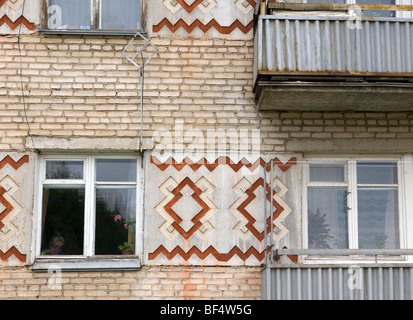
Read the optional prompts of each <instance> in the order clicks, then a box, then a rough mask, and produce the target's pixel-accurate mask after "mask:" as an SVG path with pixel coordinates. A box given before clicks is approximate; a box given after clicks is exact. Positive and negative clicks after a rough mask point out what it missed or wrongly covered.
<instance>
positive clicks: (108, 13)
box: [100, 0, 141, 30]
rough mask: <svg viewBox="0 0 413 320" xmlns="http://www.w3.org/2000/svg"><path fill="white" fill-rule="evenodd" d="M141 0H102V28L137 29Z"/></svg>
mask: <svg viewBox="0 0 413 320" xmlns="http://www.w3.org/2000/svg"><path fill="white" fill-rule="evenodd" d="M140 6H141V5H140V0H120V1H119V0H118V1H113V0H102V2H101V11H102V13H101V22H100V23H101V29H104V30H137V29H138V21H139V20H140V19H139V12H140Z"/></svg>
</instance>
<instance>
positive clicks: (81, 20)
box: [44, 0, 142, 33]
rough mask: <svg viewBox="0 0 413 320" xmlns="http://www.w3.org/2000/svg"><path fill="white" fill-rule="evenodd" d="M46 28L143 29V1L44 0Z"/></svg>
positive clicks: (84, 30) (64, 29) (66, 29)
mask: <svg viewBox="0 0 413 320" xmlns="http://www.w3.org/2000/svg"><path fill="white" fill-rule="evenodd" d="M44 1H46V6H45V8H46V12H45V29H47V30H53V31H60V32H65V31H66V32H68V31H71V32H85V33H87V32H125V31H128V32H136V31H138V30H139V31H141V30H142V24H141V12H142V10H141V0H118V1H114V0H44Z"/></svg>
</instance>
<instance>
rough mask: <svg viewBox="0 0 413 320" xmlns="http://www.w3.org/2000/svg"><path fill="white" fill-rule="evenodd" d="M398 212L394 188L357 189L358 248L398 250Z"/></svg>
mask: <svg viewBox="0 0 413 320" xmlns="http://www.w3.org/2000/svg"><path fill="white" fill-rule="evenodd" d="M398 211H399V210H398V192H397V189H396V188H386V189H369V188H359V189H358V213H359V216H358V230H359V248H360V249H398V248H399V220H398Z"/></svg>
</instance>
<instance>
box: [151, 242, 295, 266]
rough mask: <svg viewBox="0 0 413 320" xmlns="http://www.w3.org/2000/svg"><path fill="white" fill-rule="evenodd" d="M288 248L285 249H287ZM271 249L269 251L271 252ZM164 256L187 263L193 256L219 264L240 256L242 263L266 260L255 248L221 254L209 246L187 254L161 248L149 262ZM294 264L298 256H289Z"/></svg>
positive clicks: (192, 250) (193, 248) (195, 248)
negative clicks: (212, 259) (253, 259)
mask: <svg viewBox="0 0 413 320" xmlns="http://www.w3.org/2000/svg"><path fill="white" fill-rule="evenodd" d="M285 248H286V247H284V249H285ZM269 250H270V249H268V250H267V252H269ZM161 254H162V255H164V256H165V258H167V259H168V260H172V259H173V258H175V257H176V256H180V257H181V258H182V259H184V260H185V261H188V260H189V259H190V258H191V257H192V256H193V255H195V256H197V257H198V258H200V259H201V260H205V259H206V258H207V257H208V256H209V255H211V256H213V257H214V258H215V259H217V260H218V261H219V262H228V261H229V260H231V259H232V258H233V257H235V256H238V257H239V258H240V259H241V260H242V261H244V262H245V261H246V260H248V259H249V258H250V257H251V256H254V257H255V258H256V259H257V260H258V261H263V260H264V258H265V251H262V252H259V251H258V250H257V249H255V248H254V247H250V248H249V249H248V250H247V251H246V252H242V250H241V249H240V248H239V247H237V246H235V247H233V248H232V249H231V250H230V251H229V252H228V253H219V252H218V251H217V250H216V249H215V248H214V247H213V246H209V247H208V248H207V249H206V250H205V251H204V252H202V251H201V250H199V249H198V248H197V247H196V246H193V247H192V248H191V249H189V251H188V252H185V251H184V250H183V249H182V248H181V247H179V246H176V247H175V248H174V249H173V250H172V251H171V252H169V251H168V250H167V249H166V248H165V247H164V246H162V245H161V246H160V247H159V248H158V249H156V250H155V251H154V252H153V253H150V254H149V255H148V258H149V260H155V259H156V258H157V257H158V256H159V255H161ZM287 257H288V258H289V259H290V260H291V261H292V262H294V263H297V262H298V258H297V256H292V255H288V256H287ZM280 258H281V256H276V257H275V259H276V261H278V260H279V259H280Z"/></svg>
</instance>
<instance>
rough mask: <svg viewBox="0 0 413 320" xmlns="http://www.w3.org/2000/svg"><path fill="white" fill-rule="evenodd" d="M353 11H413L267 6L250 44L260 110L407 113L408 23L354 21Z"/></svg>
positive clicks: (410, 95)
mask: <svg viewBox="0 0 413 320" xmlns="http://www.w3.org/2000/svg"><path fill="white" fill-rule="evenodd" d="M351 9H353V10H356V12H357V10H360V11H362V10H367V11H368V10H381V11H385V10H387V11H388V10H394V12H396V11H397V12H404V11H407V10H411V11H412V10H413V6H409V5H405V6H397V5H360V6H358V7H354V5H353V6H351V5H317V4H288V3H287V4H284V3H269V4H268V5H267V7H265V8H264V9H261V14H260V15H259V16H258V17H257V23H256V29H255V39H254V41H255V44H254V92H255V99H256V104H257V108H258V110H260V111H270V110H271V111H274V110H276V111H282V110H301V111H347V110H350V111H411V110H412V108H413V103H412V101H413V20H412V19H409V18H399V17H396V18H394V17H393V18H390V17H388V18H387V17H362V16H355V17H354V16H352V15H349V14H348V12H349V10H351ZM363 12H364V11H363ZM409 14H410V12H409ZM398 16H400V15H398Z"/></svg>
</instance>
